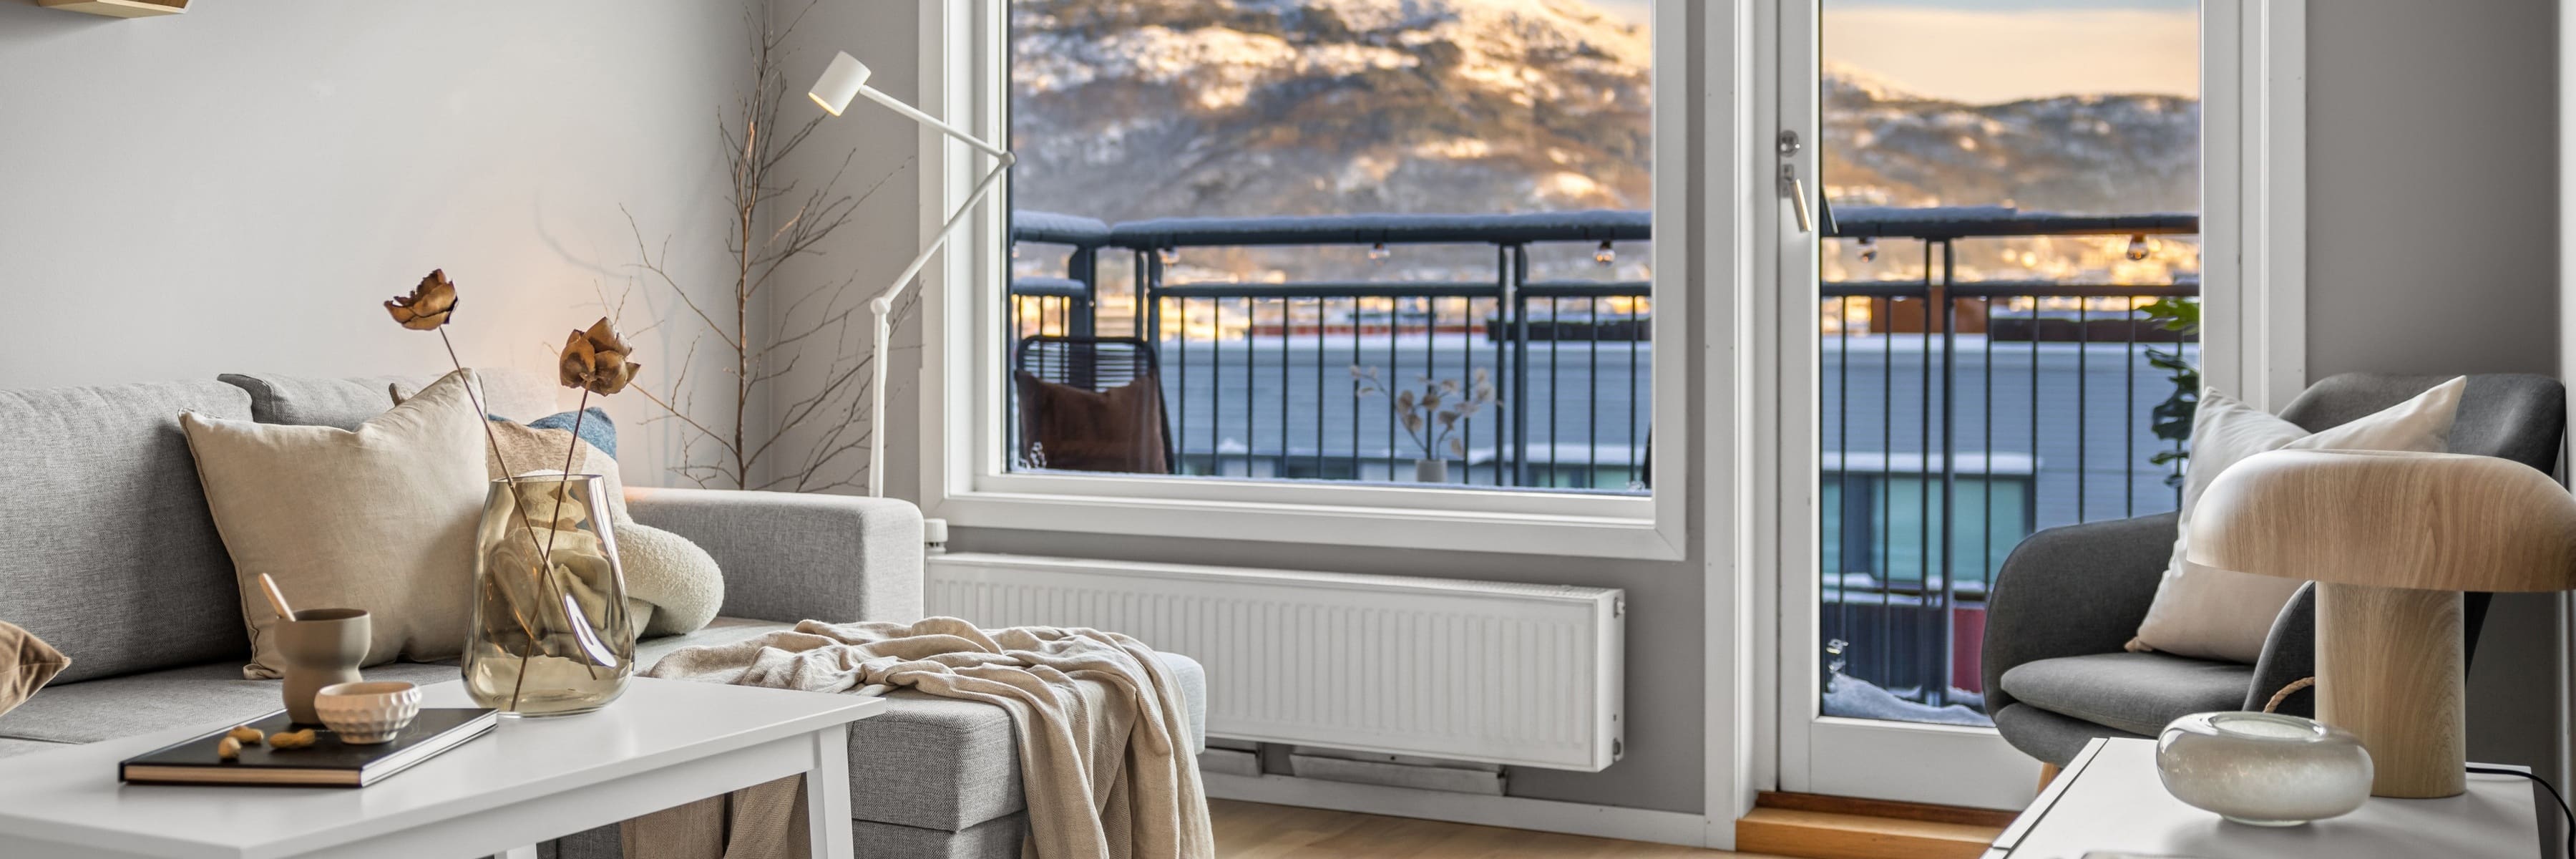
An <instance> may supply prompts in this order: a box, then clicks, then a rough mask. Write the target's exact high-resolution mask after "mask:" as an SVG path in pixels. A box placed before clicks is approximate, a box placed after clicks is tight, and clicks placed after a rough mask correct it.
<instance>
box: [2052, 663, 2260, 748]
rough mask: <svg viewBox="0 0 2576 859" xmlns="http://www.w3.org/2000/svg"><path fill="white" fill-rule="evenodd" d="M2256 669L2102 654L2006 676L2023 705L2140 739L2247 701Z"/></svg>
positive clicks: (2233, 707)
mask: <svg viewBox="0 0 2576 859" xmlns="http://www.w3.org/2000/svg"><path fill="white" fill-rule="evenodd" d="M2253 683H2254V667H2253V666H2251V665H2238V664H2235V663H2232V662H2211V661H2208V660H2202V659H2186V658H2183V657H2180V656H2168V655H2166V654H2162V653H2096V654H2090V655H2086V656H2064V657H2059V658H2056V659H2042V660H2038V661H2036V662H2025V663H2022V664H2020V665H2016V666H2013V668H2012V670H2010V671H2006V672H2004V676H2003V686H2004V691H2005V692H2008V693H2011V695H2012V697H2013V698H2015V699H2017V700H2019V701H2020V702H2021V703H2023V704H2027V705H2030V706H2033V707H2037V708H2039V709H2042V710H2048V711H2051V712H2055V713H2058V714H2061V715H2066V716H2072V717H2075V718H2077V719H2082V720H2084V721H2087V722H2092V723H2094V724H2098V725H2105V726H2109V727H2112V728H2117V729H2120V730H2122V731H2126V732H2129V733H2132V734H2139V735H2143V736H2154V735H2155V734H2156V733H2157V732H2159V731H2162V730H2164V729H2165V723H2167V722H2171V721H2173V720H2175V719H2177V718H2180V717H2182V716H2186V715H2189V714H2192V713H2206V712H2210V711H2213V710H2234V709H2237V708H2239V707H2242V706H2244V704H2245V689H2246V687H2247V686H2250V685H2253Z"/></svg>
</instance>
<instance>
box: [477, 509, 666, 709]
mask: <svg viewBox="0 0 2576 859" xmlns="http://www.w3.org/2000/svg"><path fill="white" fill-rule="evenodd" d="M606 491H607V482H606V481H605V480H603V479H601V478H600V477H599V476H598V475H595V474H575V475H571V476H569V477H567V476H564V475H559V474H557V475H536V476H527V477H519V478H512V479H501V480H494V481H492V487H491V491H490V492H489V493H488V494H486V495H485V497H484V502H483V521H482V525H481V526H480V527H479V528H478V529H477V531H476V534H475V540H476V546H475V555H474V593H475V599H474V626H473V628H472V629H471V630H470V631H469V635H468V636H467V640H466V643H465V658H464V660H463V666H464V671H465V689H466V692H467V693H468V694H470V695H472V696H473V698H474V701H475V703H477V704H480V705H482V706H485V707H490V708H493V709H496V710H499V711H501V712H502V713H503V714H505V715H511V716H564V715H570V714H573V713H587V712H590V711H592V710H597V709H599V708H601V707H604V706H607V705H608V702H610V701H615V700H617V696H618V695H620V694H622V693H624V692H625V691H626V678H627V677H628V676H630V675H632V674H633V673H634V672H635V627H634V622H633V620H632V619H631V618H630V617H629V616H628V614H627V609H626V577H625V574H624V572H623V571H622V570H621V569H620V568H619V567H618V563H617V537H616V534H615V533H614V532H613V531H612V530H611V528H610V527H609V519H608V504H607V499H606V498H604V497H602V493H604V492H606Z"/></svg>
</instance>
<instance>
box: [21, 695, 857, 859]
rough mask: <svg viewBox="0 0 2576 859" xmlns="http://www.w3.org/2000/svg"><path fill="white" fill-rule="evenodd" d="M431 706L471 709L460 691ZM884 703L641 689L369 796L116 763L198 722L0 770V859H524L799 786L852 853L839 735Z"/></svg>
mask: <svg viewBox="0 0 2576 859" xmlns="http://www.w3.org/2000/svg"><path fill="white" fill-rule="evenodd" d="M422 691H423V699H424V703H425V704H426V705H427V706H432V707H468V706H473V705H472V703H471V702H469V701H468V700H467V699H466V697H465V689H464V687H463V686H462V685H461V684H459V683H454V682H449V683H441V684H437V685H434V686H429V687H426V688H424V689H423V690H422ZM884 708H885V701H884V699H881V698H863V697H858V696H854V695H818V694H813V693H807V692H791V691H786V690H780V689H756V688H750V687H743V686H720V685H714V684H707V683H688V682H681V681H673V680H654V679H650V678H642V677H639V678H636V679H635V680H634V682H633V684H632V685H630V686H629V687H628V688H627V690H626V695H625V696H624V697H622V698H620V699H618V701H617V702H616V703H614V704H611V705H609V706H608V707H607V708H605V709H602V710H600V711H599V712H596V713H590V714H585V715H580V716H565V717H560V718H553V719H524V720H522V719H503V720H501V725H500V727H498V728H495V729H494V730H493V732H492V733H491V734H490V735H488V736H484V737H481V738H478V739H475V740H473V741H472V742H469V743H466V744H465V745H462V746H459V747H457V748H455V749H452V750H450V751H448V752H447V753H446V754H443V755H440V756H438V757H436V758H433V759H430V760H429V761H426V762H424V763H422V764H420V765H419V766H416V767H413V768H411V769H410V770H407V771H404V772H402V773H398V774H396V775H394V776H393V777H392V778H388V779H386V780H384V781H381V782H378V783H376V784H375V785H373V786H370V787H364V788H357V789H347V788H284V787H199V786H165V785H127V784H121V783H119V782H118V781H117V780H116V764H117V762H118V761H121V760H124V759H126V758H128V757H132V756H134V755H137V754H141V753H143V752H148V751H151V750H153V749H156V748H160V747H162V746H165V745H168V744H170V743H174V742H179V741H181V740H185V739H187V738H188V737H190V736H194V735H196V734H199V733H203V732H207V731H212V730H215V729H216V728H220V727H223V726H222V725H220V724H208V725H200V726H196V727H193V728H189V729H186V730H178V731H169V732H164V733H158V734H150V735H145V736H139V737H128V738H125V739H121V740H109V741H106V742H100V743H91V744H89V745H84V746H75V747H71V748H67V749H61V750H57V751H48V752H39V753H36V754H32V755H23V756H19V757H14V758H9V759H7V760H0V856H6V857H11V859H17V857H30V859H32V857H58V856H59V857H78V859H88V857H119V859H130V857H136V856H149V857H226V859H257V857H290V856H295V857H304V856H311V857H325V856H347V857H370V859H397V857H422V859H433V857H434V859H465V857H475V856H491V855H494V854H513V855H530V856H533V851H530V850H528V849H527V847H528V845H531V844H535V843H537V842H540V841H545V840H547V839H552V838H558V837H562V836H565V835H570V834H572V833H575V832H580V831H583V830H586V829H590V828H592V827H597V826H604V825H607V824H610V823H615V822H617V821H620V820H625V819H627V818H630V817H635V816H638V815H641V814H645V813H647V812H651V811H656V810H659V809H663V808H669V807H671V806H674V805H679V804H681V803H685V802H689V801H691V800H696V799H703V798H706V797H710V796H715V795H717V794H721V793H725V792H728V791H733V790H738V789H741V788H745V787H749V786H751V785H755V784H759V783H761V782H765V781H770V780H772V779H777V778H783V777H786V776H791V775H796V774H798V773H803V774H805V776H806V779H805V800H806V802H807V804H808V808H809V810H810V813H809V814H808V815H807V817H808V818H809V819H810V820H811V821H812V823H811V826H812V831H811V832H810V833H809V834H810V836H811V838H812V839H813V842H812V843H813V848H814V850H813V855H814V856H815V857H816V859H825V857H829V859H847V857H849V855H850V776H849V765H850V757H849V742H848V740H849V732H848V728H849V723H851V722H853V721H857V720H859V719H864V718H867V717H869V716H873V715H876V714H877V713H879V712H881V711H882V710H884Z"/></svg>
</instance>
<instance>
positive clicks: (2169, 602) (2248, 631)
mask: <svg viewBox="0 0 2576 859" xmlns="http://www.w3.org/2000/svg"><path fill="white" fill-rule="evenodd" d="M2468 382H2469V380H2468V378H2467V377H2461V378H2457V379H2452V380H2450V381H2448V382H2444V383H2442V384H2439V385H2435V386H2433V388H2432V390H2429V391H2425V392H2424V393H2421V394H2417V395H2415V398H2414V399H2411V400H2407V401H2406V402H2402V403H2398V404H2397V405H2393V406H2389V407H2388V408H2385V409H2382V410H2380V411H2378V412H2375V413H2372V414H2370V415H2367V416H2364V417H2361V418H2359V419H2356V420H2354V421H2352V422H2351V423H2347V424H2344V425H2342V426H2338V427H2334V428H2332V429H2328V430H2325V431H2324V432H2319V433H2316V434H2314V435H2310V434H2309V433H2308V431H2307V430H2304V429H2300V428H2299V425H2298V424H2294V423H2291V422H2289V421H2285V420H2282V419H2280V418H2277V417H2274V416H2272V415H2270V414H2266V413H2264V412H2263V411H2262V410H2260V409H2256V408H2254V407H2252V406H2248V405H2246V404H2245V403H2243V402H2241V401H2238V400H2236V399H2235V398H2232V397H2229V396H2227V395H2225V394H2221V393H2218V392H2217V391H2215V390H2211V391H2205V392H2203V393H2202V394H2201V396H2200V408H2199V411H2198V413H2197V414H2195V415H2194V416H2193V418H2192V422H2191V464H2190V465H2189V466H2187V467H2186V468H2185V470H2184V472H2183V487H2182V529H2181V531H2182V532H2181V533H2180V534H2176V535H2174V548H2173V557H2172V559H2171V560H2170V561H2168V562H2167V563H2166V567H2165V576H2164V581H2162V582H2159V583H2157V585H2156V599H2155V603H2154V604H2153V605H2152V606H2150V607H2149V608H2148V609H2147V619H2146V620H2145V621H2144V622H2142V623H2140V624H2139V625H2138V635H2137V637H2136V638H2134V639H2131V640H2130V641H2129V649H2130V650H2132V651H2141V650H2158V651H2163V652H2166V653H2171V654H2174V655H2177V656H2192V657H2198V658H2201V659H2224V660H2228V661H2231V662H2246V663H2250V662H2254V661H2255V660H2257V659H2259V658H2261V657H2262V655H2263V640H2264V639H2265V638H2266V637H2269V636H2270V635H2271V632H2272V620H2273V618H2275V617H2278V616H2279V615H2280V614H2281V607H2282V606H2284V605H2287V604H2289V602H2290V595H2291V594H2292V593H2293V592H2295V591H2297V590H2298V589H2299V585H2300V584H2301V582H2300V581H2298V580H2296V579H2284V578H2278V577H2274V576H2261V575H2255V574H2252V573H2240V572H2234V571H2231V570H2221V569H2217V568H2215V567H2205V566H2201V565H2199V564H2195V563H2192V562H2191V561H2190V560H2188V558H2189V555H2188V552H2187V550H2188V548H2189V540H2190V535H2191V517H2192V512H2193V509H2194V508H2196V507H2198V506H2199V504H2200V496H2201V495H2202V493H2205V492H2207V491H2209V484H2210V482H2211V481H2214V480H2217V479H2218V475H2219V473H2220V472H2223V471H2226V470H2227V469H2228V468H2229V467H2231V466H2234V465H2235V464H2236V463H2239V462H2242V461H2244V460H2245V458H2247V457H2250V456H2253V455H2255V454H2258V453H2262V452H2265V451H2271V450H2281V449H2284V448H2295V449H2303V450H2405V451H2421V452H2433V453H2438V452H2441V451H2444V450H2448V449H2450V441H2451V422H2452V418H2453V417H2454V416H2456V415H2457V414H2458V412H2459V408H2460V391H2461V390H2462V389H2464V388H2466V387H2467V386H2468Z"/></svg>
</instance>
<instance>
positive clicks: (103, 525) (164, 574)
mask: <svg viewBox="0 0 2576 859" xmlns="http://www.w3.org/2000/svg"><path fill="white" fill-rule="evenodd" d="M386 381H389V380H387V379H339V380H332V379H297V378H290V377H276V376H225V377H223V379H222V380H220V381H219V380H214V379H208V380H204V381H181V382H158V383H146V384H131V385H115V386H104V387H91V388H63V389H50V390H32V391H0V620H6V621H9V622H12V623H16V624H18V625H20V626H23V627H26V628H27V629H28V630H30V631H32V632H34V633H35V634H36V635H37V636H38V637H39V638H42V639H44V640H45V641H47V642H49V643H51V644H53V645H54V646H56V647H57V648H59V649H61V650H62V651H63V652H64V653H65V654H67V655H69V656H70V657H71V658H72V665H71V667H70V668H69V669H68V670H66V671H64V672H63V674H62V675H61V676H59V677H57V678H56V679H55V680H54V682H53V684H52V685H50V686H47V687H46V688H45V689H43V690H42V691H40V692H38V693H37V694H36V696H35V698H34V699H32V700H30V701H28V702H27V703H26V704H24V705H22V706H20V707H19V708H18V709H16V710H13V711H11V712H9V713H8V714H6V715H0V757H9V756H15V755H23V754H28V753H34V752H41V751H44V750H46V749H49V748H56V747H59V746H61V745H63V744H74V743H88V742H96V741H99V740H106V739H112V738H117V737H124V736H131V735H135V734H141V733H147V732H152V731H159V730H166V729H171V728H180V727H189V726H206V727H210V728H211V727H214V726H217V725H219V724H220V723H225V722H238V721H243V720H246V719H248V718H249V717H252V716H256V715H259V714H261V713H265V712H267V711H270V710H273V709H276V707H277V706H278V705H277V686H276V684H275V683H274V682H270V681H253V680H244V679H242V675H241V666H242V664H243V662H244V661H246V660H247V658H248V655H249V642H248V639H247V637H246V635H245V633H244V632H243V629H242V615H241V601H240V598H239V596H238V591H237V590H236V589H235V584H234V580H233V569H232V562H231V560H230V558H229V556H227V555H226V554H225V552H224V546H223V541H222V539H221V537H220V536H219V535H218V534H217V533H216V531H215V526H214V522H213V521H212V519H211V518H209V516H208V514H207V510H206V504H205V499H204V495H203V493H202V491H201V490H200V488H199V486H198V484H197V476H196V469H195V465H194V463H193V461H192V460H191V459H190V458H189V454H188V447H187V444H186V440H185V439H184V438H183V437H182V436H181V434H180V430H179V427H178V422H177V420H176V416H177V415H178V414H179V413H180V412H181V411H191V410H192V411H196V412H199V413H202V414H207V415H211V416H216V417H224V418H233V419H239V420H251V419H257V420H261V421H263V422H270V423H299V424H319V425H336V426H343V427H347V426H354V425H356V424H357V423H359V422H361V421H363V420H365V419H366V418H367V417H370V416H372V415H374V414H376V413H379V412H381V411H383V410H384V406H383V403H384V402H385V400H384V399H383V397H384V394H383V392H384V384H385V382H386ZM407 381H412V382H414V383H419V382H424V381H426V380H425V379H413V380H407ZM486 387H487V389H488V390H489V391H490V393H491V401H490V403H489V405H490V406H491V408H492V409H493V411H495V412H498V413H500V414H503V415H507V416H510V417H514V418H521V419H525V418H528V417H533V416H536V415H540V414H543V413H545V412H549V411H552V408H551V405H552V396H551V389H550V388H548V387H547V386H546V385H545V383H544V382H543V380H531V379H528V378H524V377H520V378H513V377H508V376H498V377H494V378H492V379H490V380H489V381H487V386H486ZM628 505H629V508H630V510H631V511H632V512H633V514H634V516H635V519H636V520H637V521H639V522H642V523H644V524H647V525H651V526H654V527H658V528H662V529H665V530H669V531H672V532H676V533H678V534H681V535H683V536H686V537H688V538H690V539H691V540H694V541H696V542H697V543H698V544H699V545H700V546H703V547H705V548H706V550H707V552H708V553H709V554H711V555H713V556H715V558H716V560H717V562H718V563H719V564H720V565H722V567H723V568H724V573H725V601H724V607H723V610H722V614H723V617H721V618H720V619H718V620H717V621H716V622H715V623H714V624H712V625H710V626H709V627H707V628H706V629H703V630H700V631H698V632H695V633H691V634H689V635H685V636H673V637H668V638H662V639H651V640H646V641H643V642H640V643H639V651H640V653H639V658H638V663H639V665H650V664H651V663H652V662H653V661H655V660H657V659H659V658H660V657H661V656H662V655H663V654H666V653H669V652H670V651H672V650H674V649H677V648H680V647H684V646H688V645H694V644H707V643H722V642H729V641H737V640H741V639H744V638H749V637H752V636H755V635H759V634H761V633H764V632H768V631H770V630H774V629H781V628H785V627H786V626H788V625H790V624H792V623H794V622H795V621H797V620H801V619H806V618H815V619H825V620H839V621H847V620H912V619H916V618H918V617H919V616H920V615H921V612H922V608H921V575H922V566H921V564H922V542H921V540H922V536H921V514H920V511H919V510H917V509H915V508H914V507H913V506H912V505H910V504H908V503H905V502H902V501H896V500H890V499H869V498H852V497H844V496H823V495H792V494H784V493H763V492H724V491H709V490H678V489H658V490H635V491H632V492H630V493H629V497H628ZM1165 658H1166V661H1167V663H1168V664H1169V665H1170V666H1171V667H1172V668H1173V669H1174V671H1175V674H1177V675H1178V676H1179V678H1180V680H1181V682H1182V684H1183V686H1184V688H1185V690H1186V693H1187V696H1188V705H1189V709H1190V716H1191V724H1192V725H1193V726H1196V725H1198V724H1200V723H1201V722H1202V721H1203V720H1204V717H1205V715H1206V686H1205V678H1204V676H1203V674H1202V672H1201V669H1200V668H1199V666H1198V664H1197V663H1195V662H1193V661H1191V660H1189V659H1188V658H1186V657H1181V656H1178V655H1168V654H1167V655H1166V657H1165ZM366 675H367V677H368V678H370V679H379V680H408V681H412V682H415V683H424V684H426V683H437V682H444V681H448V680H454V679H456V677H457V672H456V668H455V667H453V666H452V665H446V664H427V663H401V662H398V663H393V664H388V665H381V666H376V667H373V668H368V669H366ZM573 718H579V717H573ZM1193 741H1194V743H1193V745H1194V746H1202V745H1203V744H1204V737H1203V736H1198V737H1193ZM1017 749H1018V747H1017V744H1016V743H1015V742H1014V740H1013V737H1012V729H1011V723H1010V719H1009V716H1008V715H1007V714H1006V713H1005V712H1004V711H1003V710H1001V709H1000V708H998V707H992V706H989V705H984V704H978V703H972V702H963V701H951V700H945V699H938V698H931V697H927V696H921V695H916V694H912V693H896V694H895V695H894V696H893V700H892V702H891V705H890V706H889V707H888V708H887V710H886V712H885V713H884V714H883V715H881V716H878V717H876V718H872V719H867V720H864V721H861V722H858V723H856V724H854V725H853V726H852V727H851V733H850V752H851V754H850V757H851V761H850V778H851V780H852V782H853V783H854V784H855V785H856V789H855V790H853V792H852V798H851V799H852V801H851V811H852V816H853V817H854V818H855V819H854V820H852V821H851V827H852V829H853V831H854V832H855V833H856V836H857V839H856V840H857V845H858V849H859V852H860V854H861V855H868V856H937V857H992V858H993V859H1004V857H1015V856H1017V855H1018V853H1019V846H1020V839H1021V835H1022V832H1023V830H1024V828H1025V826H1026V821H1027V813H1026V811H1025V809H1026V803H1025V802H1024V800H1023V797H1022V796H1021V793H1020V777H1019V762H1018V750H1017ZM546 852H547V853H549V854H552V855H556V856H560V857H563V859H606V857H615V856H618V855H619V849H618V838H617V831H616V828H615V827H607V828H602V829H597V830H592V831H590V832H585V833H580V834H578V835H574V836H570V837H567V838H564V839H562V840H561V841H559V842H557V843H556V844H553V845H548V849H547V851H546Z"/></svg>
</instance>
